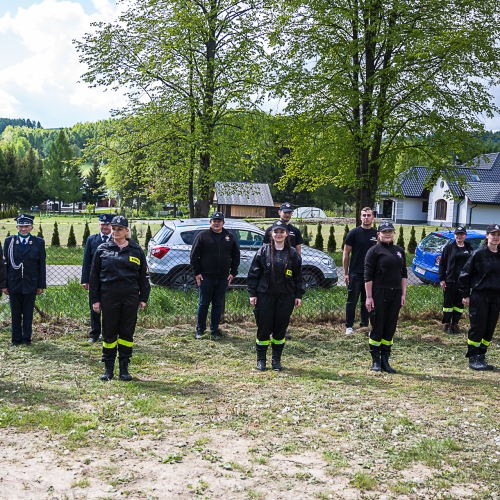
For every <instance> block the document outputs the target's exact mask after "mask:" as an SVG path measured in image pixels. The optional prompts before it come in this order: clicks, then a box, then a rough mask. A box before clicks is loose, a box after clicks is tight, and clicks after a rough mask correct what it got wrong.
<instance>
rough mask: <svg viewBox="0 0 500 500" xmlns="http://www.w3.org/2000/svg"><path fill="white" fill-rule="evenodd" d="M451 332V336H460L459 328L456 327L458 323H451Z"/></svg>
mask: <svg viewBox="0 0 500 500" xmlns="http://www.w3.org/2000/svg"><path fill="white" fill-rule="evenodd" d="M451 330H452V332H453V335H460V327H459V326H458V323H452V324H451Z"/></svg>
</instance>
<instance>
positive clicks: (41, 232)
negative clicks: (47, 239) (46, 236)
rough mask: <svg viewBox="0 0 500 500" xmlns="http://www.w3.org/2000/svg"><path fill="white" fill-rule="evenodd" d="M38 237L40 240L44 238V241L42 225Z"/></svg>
mask: <svg viewBox="0 0 500 500" xmlns="http://www.w3.org/2000/svg"><path fill="white" fill-rule="evenodd" d="M37 236H38V237H39V238H42V239H43V231H42V225H41V224H40V228H39V229H38V233H37Z"/></svg>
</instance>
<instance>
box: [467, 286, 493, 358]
mask: <svg viewBox="0 0 500 500" xmlns="http://www.w3.org/2000/svg"><path fill="white" fill-rule="evenodd" d="M498 316H499V298H498V297H497V296H494V295H488V294H485V295H480V294H477V293H475V292H474V291H473V292H472V294H471V296H470V305H469V318H470V330H469V335H468V342H467V343H468V350H467V355H466V356H467V357H470V356H475V355H477V354H484V353H486V350H487V348H488V344H486V342H491V339H492V338H493V333H494V331H495V327H496V324H497V321H498ZM483 341H484V342H483Z"/></svg>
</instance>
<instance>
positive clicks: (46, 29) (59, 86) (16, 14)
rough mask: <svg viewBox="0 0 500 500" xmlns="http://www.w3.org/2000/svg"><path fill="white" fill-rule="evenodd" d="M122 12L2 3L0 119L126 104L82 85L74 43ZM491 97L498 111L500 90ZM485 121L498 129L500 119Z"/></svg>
mask: <svg viewBox="0 0 500 500" xmlns="http://www.w3.org/2000/svg"><path fill="white" fill-rule="evenodd" d="M118 9H119V7H118V6H117V4H116V0H0V117H1V118H26V119H27V118H30V119H31V120H36V121H40V123H41V124H42V126H43V127H44V128H51V127H70V126H73V125H74V124H76V123H78V122H86V121H96V120H100V119H105V118H108V117H109V116H110V110H111V109H113V108H119V107H121V106H122V105H123V104H125V99H124V97H123V95H122V94H120V93H114V92H111V91H109V92H104V89H103V88H95V89H90V88H88V86H87V84H86V83H79V80H80V77H81V75H82V74H83V73H84V72H85V70H86V68H85V66H84V65H82V64H80V62H79V61H78V54H77V52H76V50H75V47H74V45H73V43H72V41H73V39H82V37H83V35H84V34H85V33H87V32H89V31H90V30H91V27H90V24H91V23H92V22H94V21H105V22H106V21H108V22H109V21H112V20H113V19H115V18H116V16H117V15H118V12H119V11H118ZM493 93H494V96H495V103H496V104H497V106H499V107H500V88H496V89H494V92H493ZM268 107H269V109H274V108H275V107H276V103H274V104H273V103H269V106H268ZM483 122H484V123H485V125H486V127H487V128H488V129H489V130H500V116H495V117H494V118H493V119H488V120H487V119H483Z"/></svg>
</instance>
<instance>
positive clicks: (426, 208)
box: [422, 201, 429, 214]
mask: <svg viewBox="0 0 500 500" xmlns="http://www.w3.org/2000/svg"><path fill="white" fill-rule="evenodd" d="M428 211H429V202H428V201H423V202H422V213H424V214H426V213H427V212H428Z"/></svg>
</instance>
